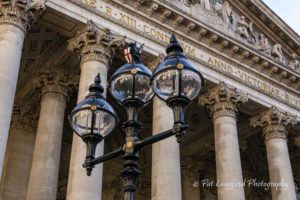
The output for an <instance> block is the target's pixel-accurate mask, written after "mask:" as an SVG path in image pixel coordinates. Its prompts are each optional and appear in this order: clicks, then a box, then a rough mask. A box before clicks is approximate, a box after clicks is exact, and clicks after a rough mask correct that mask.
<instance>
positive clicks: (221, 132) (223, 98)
mask: <svg viewBox="0 0 300 200" xmlns="http://www.w3.org/2000/svg"><path fill="white" fill-rule="evenodd" d="M246 101H247V96H246V95H245V94H243V93H241V92H238V91H237V90H236V89H235V88H231V87H229V86H227V85H225V84H224V83H222V82H221V83H220V84H219V85H217V86H216V87H214V88H213V89H211V90H209V91H208V92H207V93H206V94H204V95H203V96H201V97H200V98H199V103H200V104H202V105H206V106H209V108H210V110H211V114H212V117H213V123H214V133H215V135H214V137H215V152H216V166H217V181H218V199H220V200H227V199H232V200H243V199H245V194H244V187H243V176H242V167H241V158H240V150H239V142H238V133H237V127H236V118H237V105H238V104H239V103H245V102H246ZM231 183H232V184H233V185H232V188H227V186H226V185H224V184H231Z"/></svg>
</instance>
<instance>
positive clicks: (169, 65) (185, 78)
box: [151, 34, 204, 142]
mask: <svg viewBox="0 0 300 200" xmlns="http://www.w3.org/2000/svg"><path fill="white" fill-rule="evenodd" d="M166 52H167V56H166V58H165V59H164V61H163V62H162V63H161V64H160V65H159V66H158V67H157V68H156V70H155V71H154V72H153V75H152V78H151V86H152V89H153V91H154V93H155V94H156V95H157V96H158V97H159V98H160V99H162V100H163V101H165V102H166V103H167V104H168V106H170V107H171V108H172V110H173V113H174V126H177V127H178V128H180V127H181V126H184V125H185V121H184V113H185V110H186V107H187V105H188V104H189V103H190V102H191V101H192V100H194V99H195V98H196V97H197V96H198V95H199V93H200V90H201V87H202V84H203V82H204V80H203V77H202V75H201V73H200V72H199V71H198V69H197V68H196V67H195V66H194V65H193V64H192V63H191V62H190V61H189V60H188V59H187V57H186V56H185V54H184V53H183V48H182V47H181V45H180V44H179V43H178V41H177V38H176V37H175V35H173V34H172V36H171V38H170V44H169V45H168V47H167V49H166ZM183 134H184V133H180V134H177V135H176V136H177V140H178V142H180V138H181V136H182V135H183Z"/></svg>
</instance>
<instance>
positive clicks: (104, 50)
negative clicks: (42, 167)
mask: <svg viewBox="0 0 300 200" xmlns="http://www.w3.org/2000/svg"><path fill="white" fill-rule="evenodd" d="M124 44H125V37H123V36H119V35H115V34H113V33H111V32H110V31H109V30H108V29H101V28H99V27H97V26H96V25H95V24H94V23H93V22H92V21H88V22H87V26H86V27H85V28H84V29H83V30H82V31H79V32H78V33H77V34H76V36H75V37H74V38H73V39H71V40H69V47H68V48H69V49H70V50H72V51H75V52H78V53H79V55H80V59H81V63H80V69H81V74H80V82H79V91H78V99H77V101H78V102H80V101H82V100H83V99H84V98H85V96H86V95H87V93H88V87H89V85H90V84H91V83H92V82H93V81H94V79H95V76H96V75H97V74H98V73H100V75H101V84H102V86H103V87H104V88H105V94H106V87H107V71H108V67H109V64H110V61H111V59H112V57H113V56H114V53H115V50H116V48H120V47H122V46H124ZM103 149H104V143H103V142H102V143H100V144H99V145H98V146H97V150H96V156H99V155H102V154H103ZM85 153H86V146H85V143H84V142H82V140H81V139H80V138H79V137H78V136H75V135H74V137H73V143H72V153H71V162H70V170H69V181H68V192H67V199H68V200H82V199H88V200H100V199H101V194H102V171H103V167H102V165H99V166H97V167H96V168H95V169H94V171H93V173H92V175H91V176H90V177H88V176H87V175H86V170H85V169H84V168H83V167H82V164H83V162H84V159H85Z"/></svg>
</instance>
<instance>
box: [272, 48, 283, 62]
mask: <svg viewBox="0 0 300 200" xmlns="http://www.w3.org/2000/svg"><path fill="white" fill-rule="evenodd" d="M272 55H273V57H274V58H275V59H276V60H278V61H279V62H280V63H284V60H283V53H282V49H281V44H275V45H274V46H273V48H272Z"/></svg>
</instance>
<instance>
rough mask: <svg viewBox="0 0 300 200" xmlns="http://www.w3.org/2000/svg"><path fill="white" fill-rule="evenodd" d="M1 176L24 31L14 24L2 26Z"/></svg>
mask: <svg viewBox="0 0 300 200" xmlns="http://www.w3.org/2000/svg"><path fill="white" fill-rule="evenodd" d="M0 29H1V31H0V49H1V51H0V85H1V88H2V91H1V92H0V108H1V110H0V176H1V174H2V168H3V162H4V156H5V150H6V144H7V138H8V132H9V125H10V120H11V114H12V108H13V103H14V98H15V91H16V85H17V80H18V73H19V66H20V60H21V54H22V47H23V41H24V31H23V30H21V29H20V28H19V27H17V26H14V25H12V24H0Z"/></svg>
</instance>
